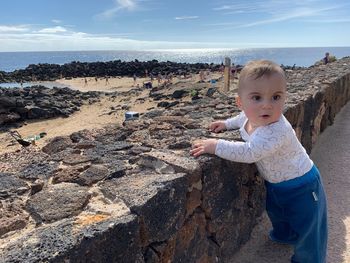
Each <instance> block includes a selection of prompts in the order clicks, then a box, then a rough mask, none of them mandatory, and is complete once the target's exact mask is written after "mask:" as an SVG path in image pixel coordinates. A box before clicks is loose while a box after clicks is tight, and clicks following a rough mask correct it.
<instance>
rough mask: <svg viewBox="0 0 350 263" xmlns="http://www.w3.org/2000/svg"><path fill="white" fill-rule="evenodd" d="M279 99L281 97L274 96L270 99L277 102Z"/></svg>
mask: <svg viewBox="0 0 350 263" xmlns="http://www.w3.org/2000/svg"><path fill="white" fill-rule="evenodd" d="M280 98H281V95H274V96H273V97H272V99H273V100H279V99H280Z"/></svg>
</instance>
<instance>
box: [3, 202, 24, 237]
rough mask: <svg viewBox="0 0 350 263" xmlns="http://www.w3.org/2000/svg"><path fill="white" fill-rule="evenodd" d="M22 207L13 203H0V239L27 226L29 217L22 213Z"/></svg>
mask: <svg viewBox="0 0 350 263" xmlns="http://www.w3.org/2000/svg"><path fill="white" fill-rule="evenodd" d="M22 206H23V205H22V204H19V203H18V202H13V201H11V202H3V203H0V237H1V236H2V235H4V234H6V233H8V232H10V231H15V230H20V229H22V228H24V227H25V226H26V225H27V223H28V217H29V216H28V215H26V214H24V213H23V208H22Z"/></svg>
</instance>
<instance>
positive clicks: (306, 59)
mask: <svg viewBox="0 0 350 263" xmlns="http://www.w3.org/2000/svg"><path fill="white" fill-rule="evenodd" d="M325 52H330V54H331V55H334V56H335V57H336V58H342V57H345V56H350V47H346V46H345V47H275V48H266V47H261V48H201V49H200V48H194V49H188V48H187V49H148V50H86V51H84V50H81V51H11V52H0V71H5V72H12V71H14V70H19V69H25V68H26V67H28V66H29V65H31V64H44V63H48V64H58V65H63V64H66V63H71V62H73V61H79V62H107V61H113V60H121V61H126V62H129V61H134V60H138V61H151V60H158V61H159V62H164V61H172V62H179V63H214V64H221V63H223V62H224V59H225V57H229V58H231V62H232V63H234V64H236V65H244V64H245V63H247V62H248V61H249V60H253V59H270V60H273V61H275V62H276V63H278V64H281V65H285V66H293V65H296V66H299V67H309V66H311V65H313V64H314V63H315V62H317V61H319V60H321V59H322V58H323V57H324V54H325Z"/></svg>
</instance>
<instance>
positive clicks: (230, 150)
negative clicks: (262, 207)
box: [190, 60, 327, 263]
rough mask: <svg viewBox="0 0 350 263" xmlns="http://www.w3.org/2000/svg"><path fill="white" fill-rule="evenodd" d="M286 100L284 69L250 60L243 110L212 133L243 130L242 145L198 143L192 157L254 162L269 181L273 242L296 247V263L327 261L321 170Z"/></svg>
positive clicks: (241, 94) (240, 100)
mask: <svg viewBox="0 0 350 263" xmlns="http://www.w3.org/2000/svg"><path fill="white" fill-rule="evenodd" d="M285 100H286V79H285V74H284V71H283V70H282V68H281V67H280V66H278V65H277V64H276V63H274V62H271V61H268V60H258V61H252V62H249V63H248V64H247V65H246V66H245V67H244V68H243V70H242V71H241V73H240V76H239V83H238V96H237V98H236V102H237V105H238V106H239V108H240V109H241V110H242V112H241V113H240V114H239V115H238V116H236V117H234V118H230V119H227V120H225V121H215V122H213V123H211V124H210V127H209V128H210V130H211V131H213V132H220V131H223V130H231V129H239V131H240V134H241V136H242V138H243V140H244V142H239V141H226V140H221V139H220V140H216V139H206V140H199V141H195V142H194V143H193V145H192V149H191V151H190V153H191V154H192V155H193V156H195V157H198V156H200V155H202V154H205V153H209V154H215V155H217V156H218V157H221V158H223V159H227V160H230V161H235V162H244V163H256V165H257V168H258V170H259V173H260V175H261V176H262V177H263V178H264V179H265V185H266V192H267V195H266V210H267V214H268V216H269V218H270V221H271V223H272V230H271V231H270V233H269V237H270V239H271V240H272V241H275V242H279V243H286V244H291V245H293V246H294V255H293V256H292V258H291V262H293V263H297V262H298V263H325V260H326V250H327V207H326V197H325V193H324V189H323V185H322V181H321V178H320V174H319V171H318V169H317V167H316V166H315V165H314V163H313V161H312V160H311V159H310V157H309V156H308V154H307V153H306V151H305V149H304V147H303V146H302V145H301V143H300V142H299V141H298V139H297V137H296V135H295V132H294V130H293V128H292V126H291V124H290V123H289V122H288V121H287V119H286V118H285V117H284V116H283V114H282V111H283V108H284V105H285Z"/></svg>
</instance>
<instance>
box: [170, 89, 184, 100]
mask: <svg viewBox="0 0 350 263" xmlns="http://www.w3.org/2000/svg"><path fill="white" fill-rule="evenodd" d="M187 94H188V91H187V90H175V91H174V93H173V94H172V98H174V99H181V98H182V97H183V96H186V95H187Z"/></svg>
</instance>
